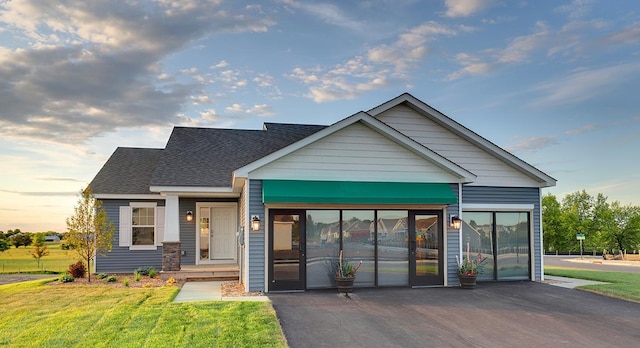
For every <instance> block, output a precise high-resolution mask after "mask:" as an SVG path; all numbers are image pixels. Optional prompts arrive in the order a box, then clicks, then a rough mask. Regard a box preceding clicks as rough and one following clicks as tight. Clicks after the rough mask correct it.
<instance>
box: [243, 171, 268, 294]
mask: <svg viewBox="0 0 640 348" xmlns="http://www.w3.org/2000/svg"><path fill="white" fill-rule="evenodd" d="M248 199H249V216H253V215H258V217H259V218H260V221H262V223H261V228H260V231H252V230H251V229H250V228H248V229H247V232H246V233H248V234H249V245H248V246H246V248H247V249H245V250H247V257H248V260H247V263H248V267H247V269H248V270H247V272H248V277H247V278H248V280H249V291H266V289H265V288H264V284H265V277H266V270H267V264H266V263H265V250H266V247H265V241H266V238H265V233H264V231H265V225H266V224H267V223H268V221H267V218H266V216H265V208H264V204H263V203H262V181H261V180H249V197H248Z"/></svg>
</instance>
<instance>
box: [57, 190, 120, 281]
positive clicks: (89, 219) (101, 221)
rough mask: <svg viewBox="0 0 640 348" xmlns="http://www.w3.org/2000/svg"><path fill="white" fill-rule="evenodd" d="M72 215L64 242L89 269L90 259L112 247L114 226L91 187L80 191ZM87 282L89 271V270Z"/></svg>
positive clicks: (68, 219) (68, 221)
mask: <svg viewBox="0 0 640 348" xmlns="http://www.w3.org/2000/svg"><path fill="white" fill-rule="evenodd" d="M74 212H75V213H74V215H73V216H71V217H69V218H67V228H68V229H69V231H68V232H67V234H66V236H65V238H66V242H67V243H68V244H69V246H71V247H72V248H73V249H74V250H75V251H76V252H77V253H78V254H79V255H80V257H82V259H83V260H84V261H85V262H86V263H87V268H88V269H89V270H91V261H93V258H94V257H95V255H96V254H99V255H105V254H106V253H107V252H108V251H111V248H112V239H113V232H114V230H115V227H114V226H113V224H112V223H111V222H110V221H109V219H108V218H107V213H106V212H105V210H104V209H103V208H102V203H101V202H100V201H99V200H96V199H95V197H94V196H93V194H92V193H91V187H90V186H89V187H87V188H86V189H85V190H81V191H80V198H78V205H77V206H76V207H75V208H74ZM88 280H89V282H90V281H91V272H89V279H88Z"/></svg>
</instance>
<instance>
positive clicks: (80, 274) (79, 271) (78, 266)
mask: <svg viewBox="0 0 640 348" xmlns="http://www.w3.org/2000/svg"><path fill="white" fill-rule="evenodd" d="M68 272H69V273H70V274H71V275H72V276H73V277H74V278H84V276H85V275H86V274H87V269H86V268H85V267H84V263H82V261H78V262H76V263H72V264H70V265H69V269H68Z"/></svg>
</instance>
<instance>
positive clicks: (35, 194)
mask: <svg viewBox="0 0 640 348" xmlns="http://www.w3.org/2000/svg"><path fill="white" fill-rule="evenodd" d="M0 192H5V193H13V194H17V195H20V196H33V197H68V196H77V195H78V192H77V191H73V192H70V191H69V192H67V191H61V192H50V191H43V192H26V191H10V190H0Z"/></svg>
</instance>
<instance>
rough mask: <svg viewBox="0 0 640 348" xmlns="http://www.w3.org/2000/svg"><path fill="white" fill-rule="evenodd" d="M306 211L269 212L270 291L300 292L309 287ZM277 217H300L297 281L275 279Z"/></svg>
mask: <svg viewBox="0 0 640 348" xmlns="http://www.w3.org/2000/svg"><path fill="white" fill-rule="evenodd" d="M305 214H306V211H305V210H304V209H272V210H269V221H268V223H269V233H268V240H269V242H268V245H269V247H268V248H269V250H268V252H269V268H268V269H269V275H268V277H269V278H268V283H269V284H268V289H269V291H300V290H305V288H306V285H307V278H306V274H307V258H306V244H307V242H306V234H307V232H306V226H307V223H306V215H305ZM275 215H298V216H299V226H298V229H299V230H298V241H299V243H298V252H299V257H298V266H299V267H298V272H299V276H298V279H296V280H275V279H274V262H273V261H274V255H273V232H274V227H273V226H274V225H273V222H274V219H273V218H274V216H275Z"/></svg>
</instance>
